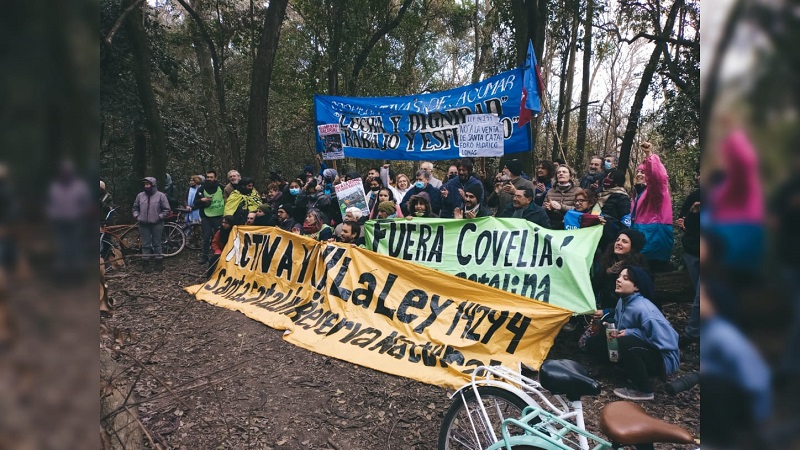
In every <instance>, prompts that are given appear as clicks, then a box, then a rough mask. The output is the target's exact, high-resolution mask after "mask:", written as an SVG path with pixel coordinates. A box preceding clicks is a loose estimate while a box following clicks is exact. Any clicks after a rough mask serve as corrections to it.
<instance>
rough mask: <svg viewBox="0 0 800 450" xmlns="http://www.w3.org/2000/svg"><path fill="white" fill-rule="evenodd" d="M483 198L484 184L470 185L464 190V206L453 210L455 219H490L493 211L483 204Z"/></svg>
mask: <svg viewBox="0 0 800 450" xmlns="http://www.w3.org/2000/svg"><path fill="white" fill-rule="evenodd" d="M482 196H483V185H482V184H470V185H469V186H466V187H465V188H464V204H463V205H462V206H461V208H456V209H454V210H453V218H455V219H475V218H477V217H490V216H492V215H493V214H492V210H491V209H490V208H489V207H487V206H486V205H484V204H483V203H481V201H480V198H481V197H482Z"/></svg>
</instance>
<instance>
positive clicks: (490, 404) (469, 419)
mask: <svg viewBox="0 0 800 450" xmlns="http://www.w3.org/2000/svg"><path fill="white" fill-rule="evenodd" d="M478 392H479V394H480V396H481V401H482V403H483V407H484V408H485V409H486V413H487V415H488V416H489V421H490V424H489V425H488V426H491V428H492V429H493V430H494V432H495V435H496V436H497V437H498V439H499V438H500V436H501V434H500V428H501V424H502V423H503V420H505V419H507V418H518V417H520V416H522V410H523V409H525V407H526V406H528V404H527V403H525V401H524V400H522V399H521V398H519V397H518V396H517V395H515V394H513V393H511V392H509V391H507V390H505V389H501V388H497V387H493V386H482V387H479V388H478ZM480 411H481V408H480V405H479V403H478V400H477V399H476V398H475V393H474V392H473V391H472V389H466V390H465V391H464V400H463V401H462V399H461V395H460V394H457V395H456V396H455V397H453V403H451V404H450V407H449V408H448V409H447V413H445V415H444V418H443V419H442V427H441V429H440V430H439V447H438V448H439V450H461V449H468V450H483V449H485V448H487V447H489V446H490V445H492V444H494V443H495V440H494V439H493V438H492V433H491V431H490V429H489V428H488V426H487V424H486V423H485V422H484V420H483V418H482V415H481V412H480ZM509 431H510V432H511V434H512V435H516V434H522V430H520V429H518V428H517V429H516V430H515V429H511V430H509Z"/></svg>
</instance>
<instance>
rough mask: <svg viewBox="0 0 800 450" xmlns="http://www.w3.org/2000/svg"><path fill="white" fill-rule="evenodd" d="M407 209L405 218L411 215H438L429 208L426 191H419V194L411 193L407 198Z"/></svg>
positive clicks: (429, 203) (409, 217) (411, 216)
mask: <svg viewBox="0 0 800 450" xmlns="http://www.w3.org/2000/svg"><path fill="white" fill-rule="evenodd" d="M408 211H409V213H408V214H407V215H406V219H411V218H413V217H439V216H437V215H436V214H435V213H434V212H433V209H432V208H431V202H430V197H429V196H428V193H427V192H420V193H419V194H416V195H412V196H411V198H410V199H408Z"/></svg>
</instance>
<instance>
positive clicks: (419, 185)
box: [400, 169, 442, 217]
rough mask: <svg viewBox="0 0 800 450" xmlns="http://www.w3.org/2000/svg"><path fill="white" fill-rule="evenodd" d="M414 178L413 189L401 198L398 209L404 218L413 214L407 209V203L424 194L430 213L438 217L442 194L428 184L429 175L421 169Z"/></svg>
mask: <svg viewBox="0 0 800 450" xmlns="http://www.w3.org/2000/svg"><path fill="white" fill-rule="evenodd" d="M414 176H415V177H416V181H415V182H414V187H412V188H411V189H409V190H408V192H406V196H405V197H403V201H402V202H400V209H401V210H402V211H403V214H404V215H405V216H409V215H411V214H413V211H412V210H411V209H409V205H408V201H409V200H411V197H413V196H415V195H417V194H420V193H426V194H427V195H428V202H429V203H430V204H431V212H432V213H433V214H436V215H437V216H436V217H438V214H439V210H440V209H441V208H442V194H440V193H439V189H437V188H435V187H433V185H431V184H430V180H431V174H430V173H428V172H426V171H425V170H423V169H419V170H417V172H416V173H415V174H414Z"/></svg>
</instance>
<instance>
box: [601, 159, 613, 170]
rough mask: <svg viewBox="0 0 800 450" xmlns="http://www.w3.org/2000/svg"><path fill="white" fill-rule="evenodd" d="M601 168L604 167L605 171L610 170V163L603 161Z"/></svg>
mask: <svg viewBox="0 0 800 450" xmlns="http://www.w3.org/2000/svg"><path fill="white" fill-rule="evenodd" d="M603 167H604V168H605V169H606V170H608V169H610V168H611V162H610V161H605V162H603Z"/></svg>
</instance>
